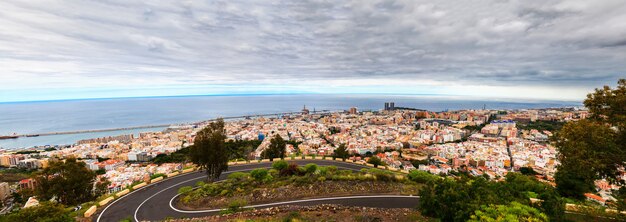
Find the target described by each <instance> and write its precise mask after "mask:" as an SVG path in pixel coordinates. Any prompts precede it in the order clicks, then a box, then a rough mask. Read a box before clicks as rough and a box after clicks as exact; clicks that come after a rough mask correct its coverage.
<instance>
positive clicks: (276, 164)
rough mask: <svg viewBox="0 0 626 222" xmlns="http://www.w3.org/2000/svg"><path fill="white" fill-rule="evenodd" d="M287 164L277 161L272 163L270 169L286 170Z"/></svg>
mask: <svg viewBox="0 0 626 222" xmlns="http://www.w3.org/2000/svg"><path fill="white" fill-rule="evenodd" d="M288 165H289V164H288V163H287V161H284V160H278V161H274V163H272V168H273V169H276V170H278V171H281V170H283V169H285V168H287V166H288Z"/></svg>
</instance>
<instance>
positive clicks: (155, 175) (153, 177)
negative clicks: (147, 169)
mask: <svg viewBox="0 0 626 222" xmlns="http://www.w3.org/2000/svg"><path fill="white" fill-rule="evenodd" d="M159 177H163V178H165V177H166V175H165V174H162V173H155V174H152V176H150V179H151V180H153V179H156V178H159Z"/></svg>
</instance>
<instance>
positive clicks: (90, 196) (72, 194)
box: [34, 158, 106, 205]
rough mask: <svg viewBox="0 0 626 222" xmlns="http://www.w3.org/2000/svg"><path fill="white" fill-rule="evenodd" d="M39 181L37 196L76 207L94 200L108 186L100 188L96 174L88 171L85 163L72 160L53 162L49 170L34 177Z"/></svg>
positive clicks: (45, 169) (46, 169)
mask: <svg viewBox="0 0 626 222" xmlns="http://www.w3.org/2000/svg"><path fill="white" fill-rule="evenodd" d="M34 178H35V180H36V181H37V186H36V188H35V194H36V195H37V196H38V197H39V198H40V199H43V200H49V199H52V198H56V200H57V201H58V202H59V203H62V204H65V205H75V204H79V203H83V202H88V201H92V200H94V199H95V198H96V197H97V195H98V194H101V193H102V192H103V191H102V190H96V188H98V189H106V186H104V187H102V186H98V184H99V183H100V182H98V181H96V173H95V172H94V171H92V170H89V169H87V167H86V165H85V163H83V162H77V161H76V159H73V158H70V159H67V160H65V161H51V162H50V165H49V166H48V167H47V168H44V169H43V170H42V171H41V172H39V173H37V174H36V175H35V176H34Z"/></svg>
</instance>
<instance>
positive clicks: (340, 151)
mask: <svg viewBox="0 0 626 222" xmlns="http://www.w3.org/2000/svg"><path fill="white" fill-rule="evenodd" d="M333 156H334V157H335V158H341V160H343V161H346V159H347V158H348V156H350V154H349V153H348V150H347V149H346V144H344V143H342V144H341V145H339V147H337V149H335V153H334V154H333Z"/></svg>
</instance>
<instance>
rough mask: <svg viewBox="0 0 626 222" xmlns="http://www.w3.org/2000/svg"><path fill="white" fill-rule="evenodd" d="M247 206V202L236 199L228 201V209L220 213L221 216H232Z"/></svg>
mask: <svg viewBox="0 0 626 222" xmlns="http://www.w3.org/2000/svg"><path fill="white" fill-rule="evenodd" d="M246 205H248V202H247V201H246V200H243V199H236V200H232V201H230V203H228V208H227V209H226V210H225V211H222V212H221V213H222V214H232V213H236V212H239V211H242V210H243V207H245V206H246Z"/></svg>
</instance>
